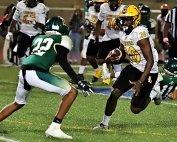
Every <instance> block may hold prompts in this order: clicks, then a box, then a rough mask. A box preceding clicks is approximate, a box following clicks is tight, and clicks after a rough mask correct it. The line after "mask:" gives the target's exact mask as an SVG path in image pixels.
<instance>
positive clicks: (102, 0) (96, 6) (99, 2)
mask: <svg viewBox="0 0 177 142" xmlns="http://www.w3.org/2000/svg"><path fill="white" fill-rule="evenodd" d="M93 2H94V9H95V11H96V12H100V6H101V5H102V4H103V3H105V2H107V0H93Z"/></svg>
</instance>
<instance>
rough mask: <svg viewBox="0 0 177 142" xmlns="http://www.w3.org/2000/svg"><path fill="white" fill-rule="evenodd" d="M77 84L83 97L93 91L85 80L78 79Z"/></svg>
mask: <svg viewBox="0 0 177 142" xmlns="http://www.w3.org/2000/svg"><path fill="white" fill-rule="evenodd" d="M77 84H78V88H79V89H80V90H81V91H82V93H83V95H84V97H87V96H90V93H93V92H94V90H93V88H92V87H91V85H90V83H89V82H87V81H85V80H80V81H79V82H78V83H77Z"/></svg>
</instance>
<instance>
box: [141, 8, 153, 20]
mask: <svg viewBox="0 0 177 142" xmlns="http://www.w3.org/2000/svg"><path fill="white" fill-rule="evenodd" d="M140 12H141V20H149V19H150V13H151V10H150V8H149V6H148V5H143V6H142V7H140Z"/></svg>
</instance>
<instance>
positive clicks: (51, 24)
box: [45, 16, 69, 35]
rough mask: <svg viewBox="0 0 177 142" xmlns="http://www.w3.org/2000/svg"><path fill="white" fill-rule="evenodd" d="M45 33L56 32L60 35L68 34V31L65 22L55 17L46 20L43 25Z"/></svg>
mask: <svg viewBox="0 0 177 142" xmlns="http://www.w3.org/2000/svg"><path fill="white" fill-rule="evenodd" d="M45 31H46V32H47V31H56V32H57V33H60V34H61V35H68V34H69V29H68V26H67V24H66V21H65V20H64V19H63V18H62V17H60V16H55V17H52V18H50V19H48V20H47V22H46V25H45Z"/></svg>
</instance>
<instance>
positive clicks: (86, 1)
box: [85, 0, 93, 7]
mask: <svg viewBox="0 0 177 142" xmlns="http://www.w3.org/2000/svg"><path fill="white" fill-rule="evenodd" d="M85 3H86V7H90V6H93V0H85Z"/></svg>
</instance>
